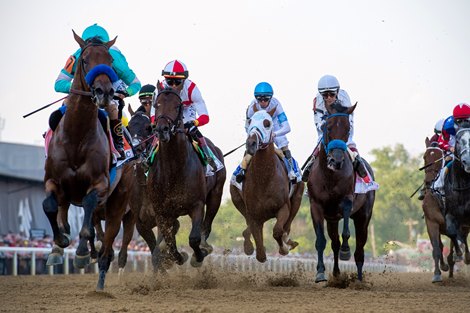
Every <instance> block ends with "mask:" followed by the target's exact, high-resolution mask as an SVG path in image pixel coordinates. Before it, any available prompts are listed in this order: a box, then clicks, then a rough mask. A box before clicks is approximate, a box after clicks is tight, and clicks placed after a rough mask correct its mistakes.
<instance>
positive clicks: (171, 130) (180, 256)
mask: <svg viewBox="0 0 470 313" xmlns="http://www.w3.org/2000/svg"><path fill="white" fill-rule="evenodd" d="M157 88H158V89H157V90H158V94H157V95H156V96H155V97H154V104H153V105H154V107H155V116H156V121H155V122H156V131H157V135H158V138H159V148H158V149H159V150H158V152H157V153H156V155H155V160H154V162H153V163H152V165H151V167H150V171H149V176H148V180H147V183H148V192H149V195H150V199H151V202H152V206H153V211H154V216H155V222H156V224H157V226H158V229H159V231H160V232H161V234H162V236H163V239H164V244H161V245H157V246H156V247H155V249H154V251H153V262H154V268H155V269H156V270H162V269H163V264H164V261H165V255H164V251H162V250H166V251H167V253H168V255H169V257H170V258H171V260H172V261H174V262H176V263H177V264H178V265H181V264H183V263H184V262H185V261H186V260H187V257H188V256H187V254H185V253H180V252H179V251H178V249H177V246H176V238H175V234H176V230H177V228H178V227H179V223H178V217H180V216H184V215H189V217H190V218H191V220H192V228H191V231H190V234H189V245H190V246H191V248H192V249H193V251H194V254H193V257H192V258H191V265H192V266H201V265H202V262H203V260H204V258H205V257H206V256H207V255H208V254H209V253H210V252H211V250H212V249H211V248H212V247H210V246H209V245H208V244H207V242H206V240H207V238H208V237H209V235H210V232H211V227H212V222H213V219H214V217H215V215H216V214H217V212H218V210H219V206H220V202H221V198H222V192H223V185H224V183H225V177H226V170H225V168H223V169H221V170H219V171H218V172H216V173H215V174H214V175H213V176H209V177H206V169H205V166H203V164H202V163H201V160H200V159H199V157H198V154H197V153H196V151H195V150H194V147H193V145H192V143H191V142H190V141H189V140H188V136H187V135H186V133H185V130H184V125H183V103H182V102H181V98H180V96H179V93H178V92H177V91H174V90H173V89H171V88H166V89H162V87H161V85H160V83H157ZM206 140H207V143H208V145H209V146H210V148H211V149H212V151H213V152H214V153H215V154H216V156H217V158H219V160H223V155H222V152H221V151H220V149H218V148H217V147H216V146H214V144H213V143H212V142H211V141H210V140H208V139H206ZM204 207H205V211H204ZM164 247H165V249H163V248H164Z"/></svg>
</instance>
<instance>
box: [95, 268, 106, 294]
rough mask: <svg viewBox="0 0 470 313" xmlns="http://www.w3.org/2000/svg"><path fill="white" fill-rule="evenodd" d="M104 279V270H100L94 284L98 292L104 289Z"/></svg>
mask: <svg viewBox="0 0 470 313" xmlns="http://www.w3.org/2000/svg"><path fill="white" fill-rule="evenodd" d="M105 279H106V271H103V270H101V271H100V273H99V277H98V283H97V284H96V291H98V292H100V291H103V290H104V280H105Z"/></svg>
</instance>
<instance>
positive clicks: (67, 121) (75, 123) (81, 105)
mask: <svg viewBox="0 0 470 313" xmlns="http://www.w3.org/2000/svg"><path fill="white" fill-rule="evenodd" d="M87 98H88V99H87ZM97 119H98V109H97V108H96V105H95V104H94V103H93V102H92V101H91V98H90V97H86V96H78V95H73V96H71V97H70V98H69V101H68V102H67V111H66V114H65V116H64V124H63V130H64V131H65V132H66V133H68V134H74V135H76V136H77V137H76V138H78V137H80V138H81V137H83V136H86V135H87V133H88V132H89V131H94V130H95V129H96V125H97Z"/></svg>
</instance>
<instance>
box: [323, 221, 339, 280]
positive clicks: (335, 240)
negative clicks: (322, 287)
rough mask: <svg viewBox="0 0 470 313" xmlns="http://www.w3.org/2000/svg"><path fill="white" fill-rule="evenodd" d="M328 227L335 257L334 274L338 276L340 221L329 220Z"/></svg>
mask: <svg viewBox="0 0 470 313" xmlns="http://www.w3.org/2000/svg"><path fill="white" fill-rule="evenodd" d="M326 227H327V230H328V236H330V239H331V249H332V250H333V257H334V264H333V276H335V277H338V276H339V274H340V270H339V262H338V256H339V249H340V245H341V243H340V241H339V233H338V222H337V221H327V222H326Z"/></svg>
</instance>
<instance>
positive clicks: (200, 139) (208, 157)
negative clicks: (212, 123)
mask: <svg viewBox="0 0 470 313" xmlns="http://www.w3.org/2000/svg"><path fill="white" fill-rule="evenodd" d="M197 139H198V144H199V147H201V149H202V151H203V152H204V154H205V155H206V161H207V164H208V165H210V167H212V169H213V170H214V172H215V171H216V170H217V164H216V163H215V161H214V159H213V158H212V152H211V151H210V149H209V146H208V145H207V142H206V138H204V137H203V136H201V137H198V138H197Z"/></svg>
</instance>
